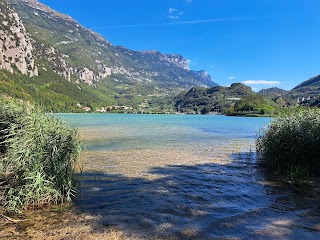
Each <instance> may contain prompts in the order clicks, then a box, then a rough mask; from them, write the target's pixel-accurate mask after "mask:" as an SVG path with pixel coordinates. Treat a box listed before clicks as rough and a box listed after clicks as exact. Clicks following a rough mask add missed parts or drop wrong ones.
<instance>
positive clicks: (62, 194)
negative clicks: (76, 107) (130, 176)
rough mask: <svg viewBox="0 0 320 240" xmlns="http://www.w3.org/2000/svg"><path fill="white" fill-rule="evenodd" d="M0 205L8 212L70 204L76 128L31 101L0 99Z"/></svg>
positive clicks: (73, 185) (73, 180) (76, 141)
mask: <svg viewBox="0 0 320 240" xmlns="http://www.w3.org/2000/svg"><path fill="white" fill-rule="evenodd" d="M0 150H1V151H0V182H2V187H3V188H1V191H0V204H1V205H3V206H4V207H5V208H6V209H7V210H9V211H20V210H21V209H22V208H24V207H28V206H33V207H39V206H42V205H45V204H51V203H53V204H58V203H63V202H70V201H71V199H72V197H73V196H74V193H75V179H74V166H75V161H76V159H77V157H78V155H79V153H80V141H79V137H78V134H77V132H76V130H73V129H71V128H70V127H68V126H67V125H66V124H65V123H64V122H61V121H60V120H58V119H56V118H54V117H53V116H47V115H44V114H43V113H41V112H40V111H39V110H37V109H35V108H34V107H33V106H32V105H30V104H28V103H25V102H22V101H17V100H12V99H8V98H4V97H2V98H1V99H0Z"/></svg>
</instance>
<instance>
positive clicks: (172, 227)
mask: <svg viewBox="0 0 320 240" xmlns="http://www.w3.org/2000/svg"><path fill="white" fill-rule="evenodd" d="M58 117H60V118H62V119H64V120H66V121H67V122H69V123H70V124H71V125H72V126H74V127H77V128H79V131H80V133H81V134H82V136H83V142H84V143H83V145H84V153H83V154H82V164H83V173H82V174H79V176H78V179H79V182H80V187H79V190H80V191H79V194H78V196H77V198H76V201H75V205H76V208H77V209H78V210H79V211H81V212H85V213H88V214H91V215H94V216H97V217H98V219H99V220H98V224H99V226H100V227H101V228H114V229H117V230H121V231H123V232H124V233H125V234H126V236H128V238H129V239H130V238H138V239H140V238H141V239H320V233H319V231H320V214H319V209H320V207H319V204H318V203H317V202H315V201H314V200H313V199H308V198H304V197H303V196H298V195H296V194H295V193H294V192H293V191H292V190H291V189H287V188H284V187H280V186H279V185H278V184H276V183H273V182H270V181H269V180H268V179H269V178H268V176H267V175H266V174H265V173H264V171H263V169H261V168H260V167H259V165H258V164H257V162H256V158H255V147H254V139H255V137H256V135H257V133H258V131H259V129H261V128H262V127H264V126H265V125H266V124H268V123H269V122H270V118H243V117H226V116H221V115H205V116H202V115H130V114H128V115H126V114H58Z"/></svg>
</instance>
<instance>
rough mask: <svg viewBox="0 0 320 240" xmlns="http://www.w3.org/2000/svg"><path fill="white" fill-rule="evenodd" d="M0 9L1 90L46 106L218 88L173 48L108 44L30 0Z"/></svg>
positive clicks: (1, 2) (136, 100)
mask: <svg viewBox="0 0 320 240" xmlns="http://www.w3.org/2000/svg"><path fill="white" fill-rule="evenodd" d="M0 7H1V11H0V33H1V35H0V69H2V71H1V73H0V74H1V79H0V81H2V87H0V91H1V92H3V93H5V94H9V93H14V94H13V95H16V96H17V97H22V98H27V99H29V100H30V99H31V100H34V101H36V102H39V103H41V104H42V105H43V106H44V107H45V108H46V109H48V110H54V111H59V110H61V111H64V110H68V109H70V108H73V109H76V108H77V106H78V107H80V106H82V107H84V106H89V107H92V108H94V107H101V106H107V105H130V106H132V107H135V108H138V107H139V105H141V104H143V105H146V104H147V102H148V101H150V100H152V99H157V98H159V97H166V96H173V95H176V94H178V93H179V92H180V91H183V90H185V89H189V88H191V87H193V86H197V87H212V86H217V84H216V83H215V82H213V81H212V79H211V76H210V75H209V74H208V73H207V72H206V71H193V70H190V68H189V65H188V62H187V60H186V59H185V58H184V57H183V56H181V55H179V54H162V53H160V52H159V51H141V52H139V51H134V50H130V49H127V48H125V47H122V46H113V45H112V44H111V43H110V42H108V41H107V40H106V39H105V38H103V37H102V36H101V35H99V34H98V33H95V32H93V31H92V30H90V29H87V28H85V27H83V26H81V25H80V24H79V23H77V22H76V21H75V20H73V19H72V18H71V17H70V16H67V15H64V14H61V13H59V12H57V11H55V10H53V9H51V8H49V7H48V6H46V5H44V4H42V3H40V2H38V1H37V0H6V1H5V0H0ZM27 76H28V77H29V79H28V78H27ZM4 86H5V87H4ZM17 88H19V91H18V90H17ZM64 105H65V106H64ZM63 108H65V109H63Z"/></svg>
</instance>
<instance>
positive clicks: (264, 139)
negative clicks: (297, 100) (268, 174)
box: [256, 109, 320, 176]
mask: <svg viewBox="0 0 320 240" xmlns="http://www.w3.org/2000/svg"><path fill="white" fill-rule="evenodd" d="M256 144H257V152H258V153H259V154H260V156H261V158H262V161H263V163H265V164H266V165H267V166H268V167H270V168H272V169H273V170H274V171H275V172H279V173H284V174H288V173H289V174H293V175H294V174H296V173H295V172H297V169H298V170H299V169H300V170H301V171H299V172H304V171H305V172H306V174H310V175H312V176H319V175H320V109H303V110H300V111H298V112H294V113H290V114H288V115H285V116H281V117H278V118H276V119H275V120H273V121H272V122H271V123H270V125H269V127H267V128H265V129H263V130H262V131H261V133H260V135H259V137H258V139H257V140H256Z"/></svg>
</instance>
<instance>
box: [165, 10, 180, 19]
mask: <svg viewBox="0 0 320 240" xmlns="http://www.w3.org/2000/svg"><path fill="white" fill-rule="evenodd" d="M168 13H169V15H168V18H171V19H179V18H180V16H182V15H183V12H181V11H179V10H178V9H176V8H169V9H168Z"/></svg>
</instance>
